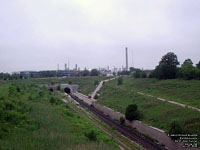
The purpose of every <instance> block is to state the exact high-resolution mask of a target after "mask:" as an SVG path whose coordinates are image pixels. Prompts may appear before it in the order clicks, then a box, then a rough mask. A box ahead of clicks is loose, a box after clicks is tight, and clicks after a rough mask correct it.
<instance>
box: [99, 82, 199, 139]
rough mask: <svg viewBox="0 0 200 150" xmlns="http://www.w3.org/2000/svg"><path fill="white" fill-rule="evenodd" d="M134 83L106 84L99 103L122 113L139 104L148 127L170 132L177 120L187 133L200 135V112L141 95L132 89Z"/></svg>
mask: <svg viewBox="0 0 200 150" xmlns="http://www.w3.org/2000/svg"><path fill="white" fill-rule="evenodd" d="M132 81H133V80H132V79H124V83H123V84H122V85H117V80H114V81H110V82H107V83H105V85H104V86H103V87H102V89H101V90H100V97H99V101H98V102H99V103H100V104H103V105H106V106H108V107H110V108H113V109H114V110H116V111H119V112H121V113H125V110H126V107H127V106H128V105H130V104H137V105H138V109H139V111H140V112H141V120H142V121H143V122H144V123H146V124H148V125H151V126H154V127H157V128H160V129H163V130H165V131H169V127H170V123H171V122H172V121H173V120H177V121H179V122H180V123H181V124H182V125H183V126H184V127H185V129H186V131H187V132H189V133H198V134H199V135H200V119H199V118H200V112H197V111H195V110H192V109H189V108H183V107H180V106H178V105H174V104H170V103H168V102H162V101H159V100H157V99H155V98H151V97H146V96H142V95H139V94H137V92H136V91H135V88H131V87H130V85H132V84H133V83H130V82H132ZM127 87H129V88H127Z"/></svg>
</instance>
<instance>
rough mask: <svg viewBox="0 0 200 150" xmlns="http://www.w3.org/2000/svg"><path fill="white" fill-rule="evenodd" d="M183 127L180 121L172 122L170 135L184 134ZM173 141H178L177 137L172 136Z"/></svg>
mask: <svg viewBox="0 0 200 150" xmlns="http://www.w3.org/2000/svg"><path fill="white" fill-rule="evenodd" d="M184 131H185V130H184V128H183V126H182V125H181V124H180V123H179V122H178V121H172V122H171V124H170V129H169V134H170V135H171V134H183V133H184ZM171 138H172V139H178V137H177V136H171Z"/></svg>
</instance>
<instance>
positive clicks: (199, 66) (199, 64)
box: [196, 61, 200, 69]
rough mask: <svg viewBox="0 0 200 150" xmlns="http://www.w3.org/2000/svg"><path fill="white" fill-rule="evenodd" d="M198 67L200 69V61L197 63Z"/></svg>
mask: <svg viewBox="0 0 200 150" xmlns="http://www.w3.org/2000/svg"><path fill="white" fill-rule="evenodd" d="M196 67H197V68H198V69H200V61H199V62H198V63H197V64H196Z"/></svg>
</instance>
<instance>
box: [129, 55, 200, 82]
mask: <svg viewBox="0 0 200 150" xmlns="http://www.w3.org/2000/svg"><path fill="white" fill-rule="evenodd" d="M179 65H180V62H179V61H178V58H177V56H176V54H174V53H173V52H169V53H167V54H166V55H164V56H163V57H162V58H161V61H160V62H159V65H158V66H156V68H155V69H154V70H153V71H152V72H151V73H150V74H149V75H148V76H147V73H146V72H145V71H142V70H140V69H137V70H135V71H134V73H133V76H134V77H135V78H146V77H149V78H157V79H176V78H180V79H185V80H191V79H197V80H200V61H199V62H198V64H196V66H194V65H193V62H192V60H191V59H189V58H188V59H186V60H185V61H184V62H183V64H181V65H180V66H179Z"/></svg>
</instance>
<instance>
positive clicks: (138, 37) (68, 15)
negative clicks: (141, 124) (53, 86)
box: [0, 0, 200, 72]
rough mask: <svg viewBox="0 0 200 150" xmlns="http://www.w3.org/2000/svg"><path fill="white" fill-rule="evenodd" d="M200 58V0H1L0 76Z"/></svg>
mask: <svg viewBox="0 0 200 150" xmlns="http://www.w3.org/2000/svg"><path fill="white" fill-rule="evenodd" d="M125 47H128V50H129V66H134V67H139V68H144V69H153V68H155V66H156V65H158V62H159V61H160V59H161V57H162V56H163V55H165V54H166V53H167V52H170V51H171V52H174V53H175V54H177V56H178V60H179V61H180V62H181V63H182V62H183V61H184V60H185V59H187V58H191V59H192V61H193V62H194V64H196V63H197V62H198V61H199V60H200V0H1V1H0V72H13V71H22V70H47V69H56V68H57V64H60V69H64V63H65V62H68V60H69V61H70V68H74V66H75V64H78V66H79V67H80V68H81V69H83V68H84V67H85V66H86V67H87V68H98V67H106V66H110V68H113V67H114V66H116V67H121V66H122V65H123V66H125Z"/></svg>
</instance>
